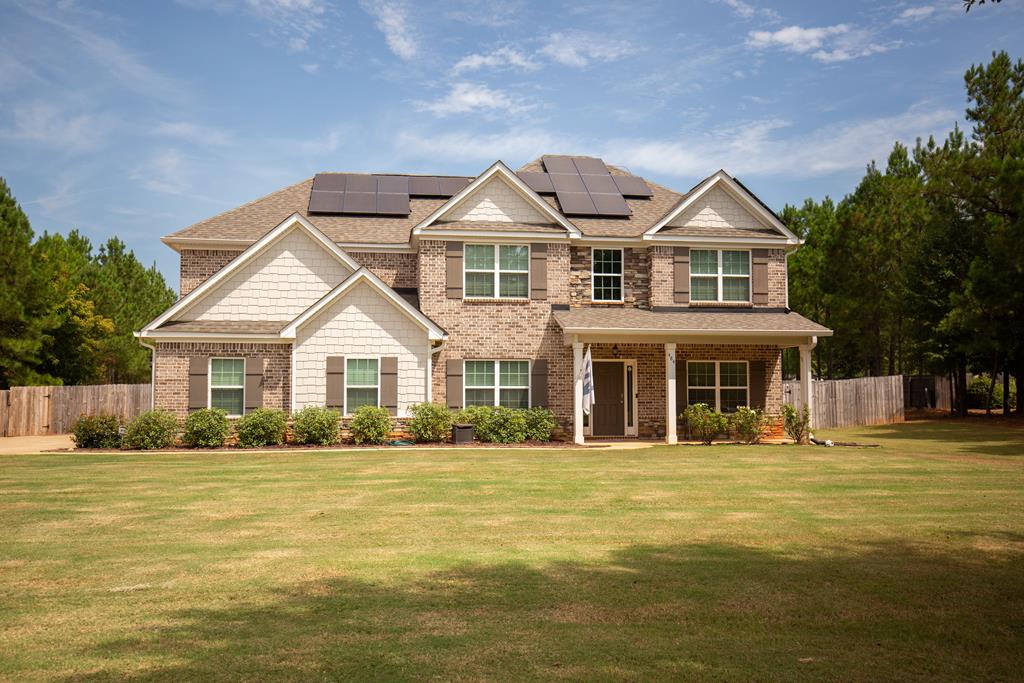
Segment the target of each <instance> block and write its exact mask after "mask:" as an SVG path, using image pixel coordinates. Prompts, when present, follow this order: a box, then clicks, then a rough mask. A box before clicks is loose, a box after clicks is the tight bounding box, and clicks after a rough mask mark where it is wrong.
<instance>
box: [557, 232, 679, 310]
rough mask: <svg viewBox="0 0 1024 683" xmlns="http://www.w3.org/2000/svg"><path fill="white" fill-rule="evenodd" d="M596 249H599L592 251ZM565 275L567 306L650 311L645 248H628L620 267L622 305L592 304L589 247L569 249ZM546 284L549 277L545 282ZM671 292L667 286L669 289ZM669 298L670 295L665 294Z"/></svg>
mask: <svg viewBox="0 0 1024 683" xmlns="http://www.w3.org/2000/svg"><path fill="white" fill-rule="evenodd" d="M594 248H595V249H600V247H594ZM571 249H572V263H571V268H570V272H569V303H570V305H572V306H573V307H578V306H588V305H591V304H593V305H595V306H617V307H619V308H650V307H651V261H650V257H649V256H648V253H647V251H648V250H647V248H645V247H629V248H627V249H626V250H625V252H624V256H625V259H624V262H623V264H622V272H623V286H622V302H602V301H599V302H594V300H593V298H592V297H593V294H594V290H593V286H592V282H591V281H592V279H593V275H592V262H591V255H590V254H591V247H572V248H571ZM548 281H549V282H550V277H549V278H548ZM669 287H670V288H671V284H670V285H669ZM669 294H670V295H671V291H670V292H669Z"/></svg>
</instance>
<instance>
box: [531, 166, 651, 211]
mask: <svg viewBox="0 0 1024 683" xmlns="http://www.w3.org/2000/svg"><path fill="white" fill-rule="evenodd" d="M541 162H542V163H543V164H544V170H545V171H546V173H537V172H533V173H529V172H524V173H520V174H519V177H520V178H521V179H522V180H523V182H525V183H526V184H527V185H529V186H530V188H531V189H533V190H534V191H535V192H543V193H545V194H554V195H555V197H556V198H557V199H558V205H559V206H560V207H561V209H562V213H564V214H566V215H571V216H629V215H630V214H631V213H632V210H631V209H630V208H629V205H628V204H627V203H626V200H625V199H623V195H624V194H625V193H624V192H622V190H621V189H620V187H619V185H618V184H617V183H616V182H615V180H614V176H612V174H611V173H610V172H609V171H608V167H607V166H605V165H604V162H603V161H601V160H600V159H595V158H593V157H564V156H546V157H543V158H542V159H541ZM629 177H630V178H631V179H632V180H634V181H638V182H639V185H637V183H633V184H630V185H627V187H628V189H630V190H632V191H633V192H638V191H640V190H641V187H640V186H642V189H644V190H646V191H647V193H646V195H641V196H647V197H649V196H651V191H650V188H648V187H647V183H645V182H644V181H643V180H642V179H640V178H636V177H634V176H629Z"/></svg>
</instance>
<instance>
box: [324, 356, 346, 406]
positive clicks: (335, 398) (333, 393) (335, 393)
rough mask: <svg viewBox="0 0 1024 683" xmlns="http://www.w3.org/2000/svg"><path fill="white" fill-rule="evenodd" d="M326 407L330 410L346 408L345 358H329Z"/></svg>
mask: <svg viewBox="0 0 1024 683" xmlns="http://www.w3.org/2000/svg"><path fill="white" fill-rule="evenodd" d="M326 399H327V400H326V401H324V405H326V406H327V407H328V408H337V409H338V410H342V411H343V410H344V408H345V357H344V356H328V357H327V396H326Z"/></svg>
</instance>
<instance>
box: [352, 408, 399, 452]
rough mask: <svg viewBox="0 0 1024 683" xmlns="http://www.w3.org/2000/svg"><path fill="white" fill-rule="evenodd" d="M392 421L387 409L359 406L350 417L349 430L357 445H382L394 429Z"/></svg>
mask: <svg viewBox="0 0 1024 683" xmlns="http://www.w3.org/2000/svg"><path fill="white" fill-rule="evenodd" d="M394 425H395V423H394V420H392V419H391V413H389V412H388V409H387V408H384V407H381V406H360V407H359V408H358V409H357V410H356V412H355V413H354V414H353V416H352V423H351V424H350V425H349V429H351V430H352V439H353V440H354V441H355V442H356V443H357V444H364V443H369V444H378V445H379V444H382V443H384V442H385V441H387V440H388V434H390V433H391V430H392V428H393V427H394Z"/></svg>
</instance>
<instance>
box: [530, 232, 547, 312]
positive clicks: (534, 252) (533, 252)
mask: <svg viewBox="0 0 1024 683" xmlns="http://www.w3.org/2000/svg"><path fill="white" fill-rule="evenodd" d="M530 298H531V299H547V298H548V245H546V244H531V245H530Z"/></svg>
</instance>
